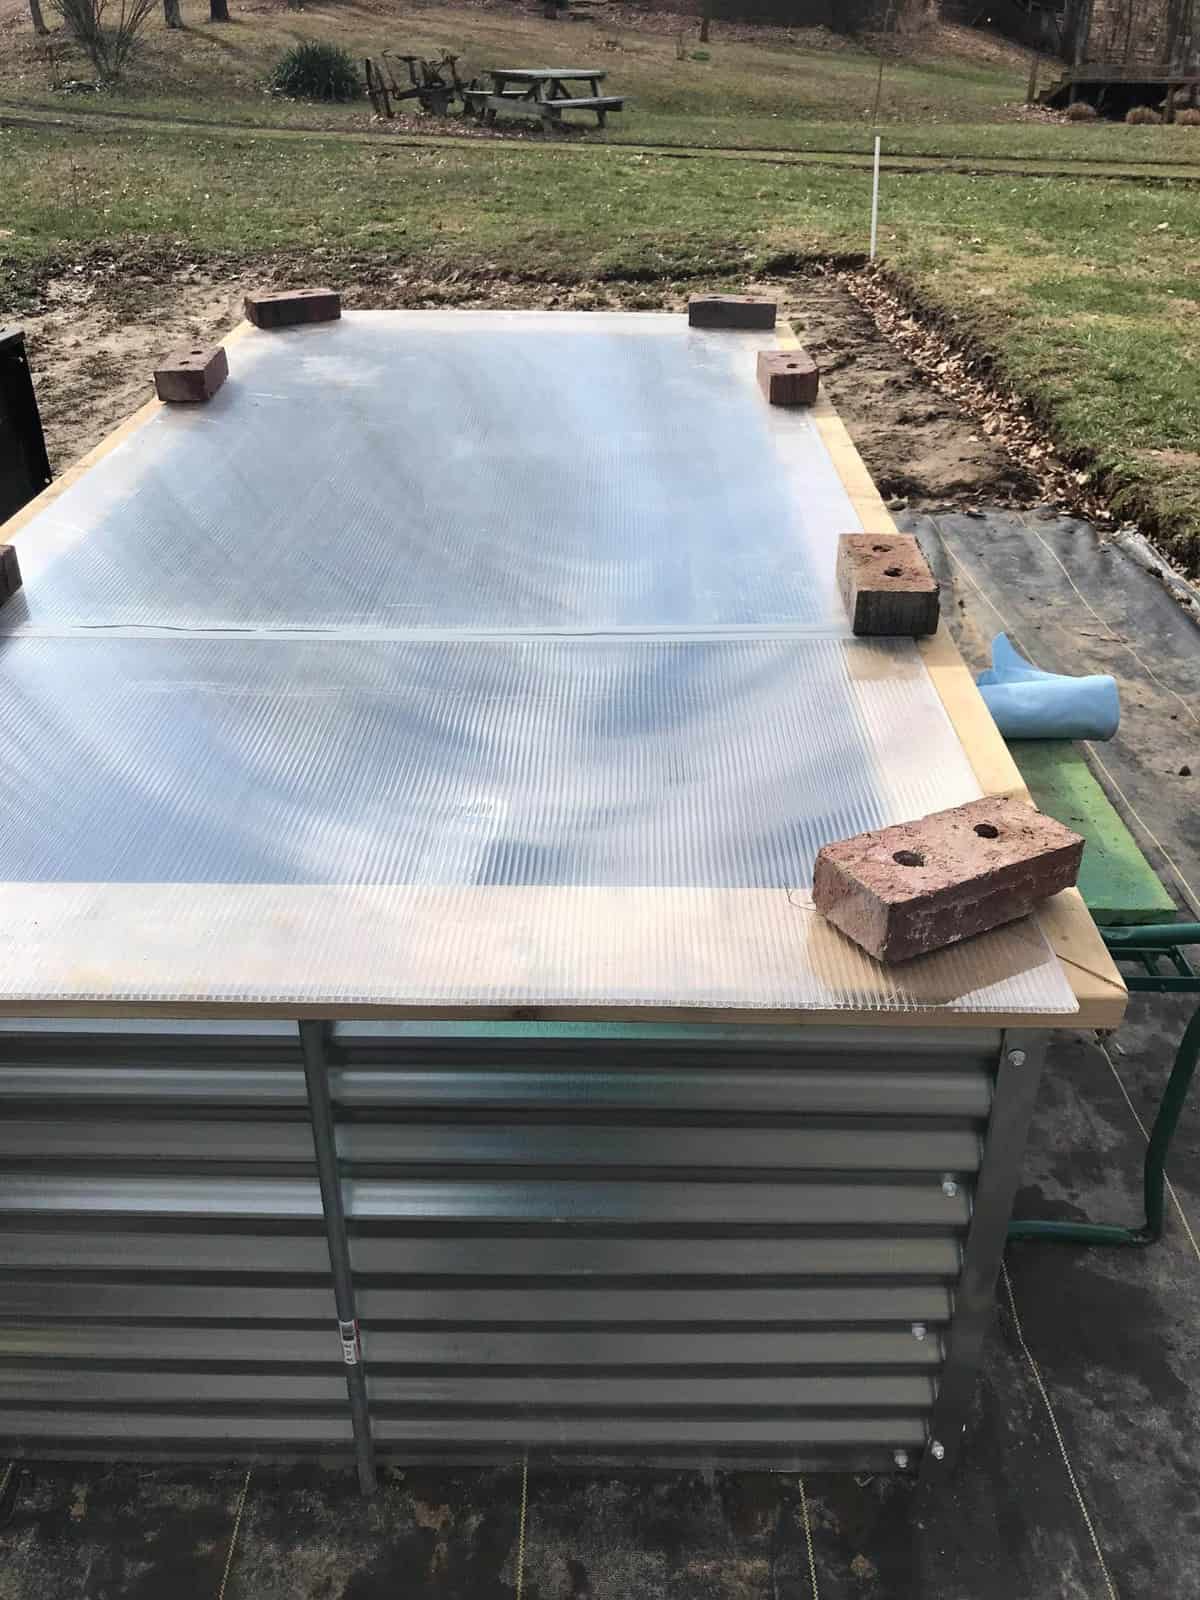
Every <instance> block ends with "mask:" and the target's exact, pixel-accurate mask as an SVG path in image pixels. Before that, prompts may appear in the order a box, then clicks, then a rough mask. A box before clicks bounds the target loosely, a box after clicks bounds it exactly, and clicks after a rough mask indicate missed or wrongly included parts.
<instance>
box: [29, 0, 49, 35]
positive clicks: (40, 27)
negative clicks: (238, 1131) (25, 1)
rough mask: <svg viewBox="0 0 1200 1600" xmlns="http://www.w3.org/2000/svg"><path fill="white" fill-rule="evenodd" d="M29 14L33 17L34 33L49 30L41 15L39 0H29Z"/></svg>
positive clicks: (47, 31)
mask: <svg viewBox="0 0 1200 1600" xmlns="http://www.w3.org/2000/svg"><path fill="white" fill-rule="evenodd" d="M29 15H30V17H31V18H32V19H33V31H34V33H49V32H50V29H49V28H48V27H47V26H46V19H45V17H43V16H42V7H41V4H40V0H29Z"/></svg>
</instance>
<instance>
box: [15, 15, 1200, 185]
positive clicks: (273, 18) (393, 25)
mask: <svg viewBox="0 0 1200 1600" xmlns="http://www.w3.org/2000/svg"><path fill="white" fill-rule="evenodd" d="M182 11H183V16H184V20H185V23H186V27H185V28H184V29H183V30H181V31H179V32H168V31H167V30H166V29H165V28H164V27H163V26H162V24H161V19H160V17H159V16H158V15H157V14H156V15H155V16H154V18H153V19H152V21H151V22H150V23H149V25H148V26H147V29H146V31H145V33H144V35H143V40H144V44H143V49H142V52H141V55H140V56H139V58H138V59H137V60H136V61H135V63H134V65H133V67H132V68H131V69H130V72H129V74H128V79H127V81H126V83H125V84H124V85H123V86H122V88H121V89H120V90H119V91H118V92H115V93H106V94H104V95H102V96H91V95H88V96H83V95H65V94H63V93H61V92H56V91H55V89H54V87H53V85H54V83H55V82H62V81H64V80H71V79H76V80H79V79H88V78H90V77H91V75H92V73H91V68H90V66H89V65H88V63H87V61H86V59H85V58H84V57H83V56H82V54H81V52H80V51H79V50H78V48H77V47H75V46H74V45H72V44H71V43H69V42H68V41H67V40H66V39H65V37H64V36H63V33H62V31H61V30H59V32H58V33H56V34H55V36H54V39H53V41H52V45H51V46H50V47H49V49H48V48H47V46H46V45H45V44H43V43H40V42H39V41H38V40H36V39H35V37H34V36H33V34H32V31H31V30H30V28H29V26H28V19H27V15H26V13H25V10H24V0H0V102H3V103H5V104H10V105H17V104H23V105H28V106H39V107H43V108H44V107H50V106H53V107H55V108H56V109H59V110H62V109H64V108H67V107H70V106H79V107H82V106H94V107H95V108H96V109H100V108H101V107H103V108H104V109H108V110H113V111H121V110H125V111H137V112H140V113H143V114H154V115H160V116H185V117H186V116H191V117H212V116H214V115H215V116H217V117H219V118H220V119H221V120H223V121H227V122H245V123H255V122H262V123H278V124H283V125H287V124H303V125H308V126H312V125H314V124H315V125H317V126H324V127H328V128H330V129H331V130H333V129H338V128H343V127H351V128H360V129H363V130H365V129H367V128H369V126H370V118H371V113H370V106H369V104H368V102H367V101H365V100H362V101H359V102H358V103H357V104H352V105H340V106H313V105H310V104H296V103H290V102H288V101H284V100H279V99H277V98H275V97H274V96H271V95H269V94H267V93H266V92H265V90H264V83H265V80H266V78H267V76H268V74H269V72H270V69H271V67H272V65H273V64H274V62H275V61H276V60H278V58H279V56H280V55H281V54H282V53H283V51H284V50H285V49H286V48H287V47H288V46H289V45H290V44H292V43H294V42H295V41H296V40H298V39H304V38H328V39H335V40H337V41H338V42H339V43H341V44H342V45H344V46H345V48H346V49H347V50H348V51H349V52H350V54H351V55H352V56H353V57H354V58H355V59H356V60H357V61H360V62H361V59H362V57H363V56H366V55H370V56H372V57H375V58H378V57H379V55H380V54H381V52H382V51H383V50H384V49H390V50H391V51H393V52H395V51H409V52H414V53H425V54H435V53H437V52H438V51H440V50H443V49H450V50H454V51H458V52H462V53H463V55H464V61H463V63H462V65H461V68H460V70H461V71H463V72H464V73H465V75H466V76H468V77H470V76H474V75H476V74H478V73H481V72H483V71H485V70H486V69H487V68H488V67H490V66H500V65H506V66H517V65H523V66H529V65H543V64H550V65H553V64H556V63H557V64H575V65H578V64H579V62H580V59H581V58H586V59H584V60H583V64H584V65H594V64H597V63H598V64H599V65H600V66H602V67H603V68H605V69H606V70H607V71H608V73H609V77H610V80H611V87H612V88H613V89H614V90H615V91H619V92H621V93H623V94H626V95H628V96H629V97H630V104H629V106H628V108H627V110H626V111H625V112H624V113H622V114H621V115H620V116H618V117H614V118H613V119H612V122H611V125H610V128H609V130H608V132H607V134H606V135H591V136H590V137H594V138H597V139H598V140H604V141H605V142H615V143H637V144H664V143H665V144H680V145H692V146H695V145H700V146H705V145H707V146H721V147H728V148H755V149H780V150H829V151H838V150H865V149H868V148H869V146H870V141H871V133H872V131H873V130H872V117H871V114H872V111H873V108H874V103H875V90H876V82H877V75H878V68H879V62H878V58H877V57H876V56H875V55H873V54H871V53H870V52H869V51H867V50H864V49H862V48H859V47H856V46H853V45H851V44H850V43H848V42H846V41H837V42H836V43H837V47H836V48H827V49H813V48H806V47H805V46H804V45H803V44H801V43H796V44H789V43H788V42H787V40H786V36H785V35H784V34H783V33H782V32H780V31H778V30H764V31H763V32H762V33H761V34H760V35H759V36H758V38H757V39H749V38H747V39H739V38H731V37H728V36H723V30H722V26H721V25H720V24H716V25H714V38H713V40H712V42H711V43H710V45H709V46H708V47H707V54H708V57H709V59H708V60H706V61H697V60H693V59H692V58H691V55H690V54H689V56H688V58H687V59H685V60H683V61H679V60H677V59H676V44H675V37H674V35H673V34H672V33H670V32H669V31H666V30H665V29H663V28H662V26H661V24H660V25H658V27H657V28H656V26H655V25H654V23H653V22H652V21H647V20H646V19H644V18H643V19H642V20H640V21H639V22H638V23H637V24H636V25H634V24H633V23H632V22H628V21H625V20H621V18H620V14H618V20H616V21H613V22H611V23H610V22H602V23H599V24H591V23H569V22H547V21H546V20H545V19H544V18H543V17H541V16H540V15H538V14H535V13H532V12H530V11H529V10H528V9H526V8H524V7H523V6H519V5H517V4H513V5H511V6H509V5H491V6H476V7H471V8H464V7H459V6H455V5H447V6H440V5H421V6H418V7H415V8H412V9H405V10H404V11H403V12H398V11H397V9H396V7H395V5H394V4H392V3H390V0H345V3H341V0H337V3H333V4H330V3H325V4H317V5H306V6H305V7H304V9H302V10H300V9H295V10H293V9H289V8H288V7H287V6H286V5H285V4H283V3H282V0H265V3H264V0H256V3H255V4H254V6H253V9H249V8H248V7H247V6H245V5H243V4H240V3H239V0H231V11H232V16H233V19H234V20H233V21H232V22H231V23H230V24H229V25H228V26H213V25H211V24H209V23H208V22H207V20H206V19H207V16H208V6H207V0H183V5H182ZM743 31H745V30H743ZM727 33H728V30H726V35H727ZM800 37H801V38H804V37H806V36H804V35H801V36H800ZM939 37H941V38H942V39H943V41H945V40H949V41H950V43H949V44H947V43H945V42H943V44H942V46H941V49H942V53H940V54H937V55H935V56H934V57H933V58H932V59H929V60H922V61H917V60H905V59H900V60H892V59H889V60H888V61H887V62H886V63H885V71H884V78H883V92H882V96H881V99H880V109H879V125H880V129H881V131H882V133H883V136H884V142H885V148H886V149H887V150H888V151H890V152H892V153H893V154H899V155H926V154H928V155H950V156H967V157H970V156H979V157H1000V158H1003V157H1013V158H1020V157H1039V158H1043V159H1052V160H1055V161H1058V162H1071V161H1076V160H1089V161H1096V160H1102V161H1103V160H1107V161H1118V162H1128V161H1153V162H1165V163H1170V162H1191V163H1200V129H1195V128H1184V127H1170V128H1127V127H1125V126H1123V125H1120V126H1112V125H1109V124H1100V125H1099V126H1063V125H1058V124H1049V125H1047V124H1043V123H1029V122H1024V121H1021V120H1019V108H1020V103H1021V101H1022V100H1023V98H1024V92H1025V85H1026V77H1027V68H1026V65H1025V62H1024V60H1023V59H1022V56H1021V53H1020V52H1019V51H1017V50H1015V49H1013V50H1011V51H1010V50H1007V49H1006V48H1005V47H1004V46H1002V45H1001V46H997V47H995V48H992V49H989V48H988V47H987V46H986V45H983V46H982V49H983V56H982V57H980V56H979V55H974V56H972V55H971V54H969V53H966V52H963V53H957V54H956V53H954V47H957V48H959V49H960V50H961V39H962V37H963V34H962V30H959V31H958V32H953V31H951V32H950V33H947V34H945V35H942V36H939ZM967 37H968V38H970V37H975V38H981V37H982V36H978V35H976V36H967ZM606 40H611V41H615V44H616V48H613V49H609V48H607V47H606V45H605V41H606ZM694 45H695V40H692V41H690V45H689V48H690V47H692V46H694ZM990 56H994V57H995V59H988V57H990ZM400 70H401V71H402V70H403V69H400ZM1048 77H1049V74H1048V72H1047V74H1046V81H1048ZM429 120H430V124H431V127H433V128H434V129H437V128H438V126H439V125H438V123H437V122H435V121H433V120H432V119H429Z"/></svg>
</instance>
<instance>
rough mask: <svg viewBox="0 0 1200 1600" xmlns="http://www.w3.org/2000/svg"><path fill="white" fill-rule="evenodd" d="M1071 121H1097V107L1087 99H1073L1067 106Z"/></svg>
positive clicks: (1068, 118) (1068, 117)
mask: <svg viewBox="0 0 1200 1600" xmlns="http://www.w3.org/2000/svg"><path fill="white" fill-rule="evenodd" d="M1067 120H1068V121H1069V122H1095V120H1096V108H1095V106H1094V105H1092V104H1091V103H1090V102H1089V101H1087V100H1072V101H1071V104H1070V105H1069V106H1068V107H1067Z"/></svg>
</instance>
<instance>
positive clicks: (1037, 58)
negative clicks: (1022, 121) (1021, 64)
mask: <svg viewBox="0 0 1200 1600" xmlns="http://www.w3.org/2000/svg"><path fill="white" fill-rule="evenodd" d="M1041 64H1042V58H1041V55H1040V54H1039V52H1038V51H1036V50H1035V51H1034V52H1033V60H1032V61H1031V62H1030V63H1029V82H1028V84H1027V85H1026V88H1025V104H1026V105H1027V106H1031V105H1033V104H1034V103H1035V102H1036V100H1037V89H1038V68H1039V67H1040V66H1041Z"/></svg>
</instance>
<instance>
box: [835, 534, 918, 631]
mask: <svg viewBox="0 0 1200 1600" xmlns="http://www.w3.org/2000/svg"><path fill="white" fill-rule="evenodd" d="M837 581H838V588H839V589H840V590H841V593H842V600H843V601H844V603H845V606H846V614H847V616H848V617H849V618H850V626H851V627H852V628H853V630H854V632H855V633H857V634H864V635H871V636H875V637H879V636H881V635H887V636H890V635H897V634H898V635H901V636H903V637H906V638H916V637H917V636H918V635H919V634H925V633H936V632H937V625H938V583H937V579H936V578H935V577H934V576H933V573H932V572H930V570H929V565H928V563H927V562H926V560H925V557H924V556H923V555H922V554H921V546H920V545H919V544H918V543H917V541H916V540H915V539H914V538H913V536H912V534H911V533H843V534H842V535H841V537H840V538H839V539H838V558H837Z"/></svg>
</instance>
